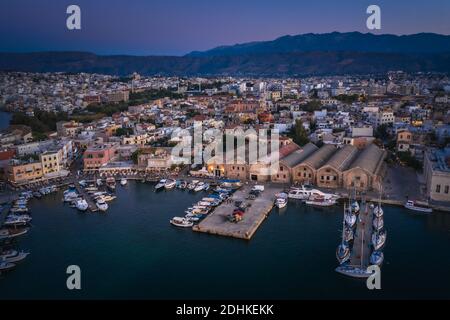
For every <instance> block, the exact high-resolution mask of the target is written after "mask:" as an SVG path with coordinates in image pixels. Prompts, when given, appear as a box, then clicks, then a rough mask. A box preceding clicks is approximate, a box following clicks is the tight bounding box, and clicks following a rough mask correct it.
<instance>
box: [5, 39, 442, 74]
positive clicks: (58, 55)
mask: <svg viewBox="0 0 450 320" xmlns="http://www.w3.org/2000/svg"><path fill="white" fill-rule="evenodd" d="M0 70H15V71H29V72H58V71H59V72H91V73H94V72H96V73H104V74H114V75H127V74H131V73H133V72H138V73H140V74H143V75H157V74H158V75H186V76H190V75H203V76H208V75H251V76H295V75H328V74H366V73H382V72H386V71H389V70H405V71H409V72H418V71H424V72H426V71H438V72H446V73H450V36H446V35H438V34H433V33H420V34H414V35H407V36H396V35H374V34H370V33H366V34H363V33H359V32H349V33H338V32H333V33H326V34H311V33H309V34H304V35H297V36H284V37H281V38H278V39H275V40H273V41H261V42H250V43H244V44H237V45H232V46H221V47H217V48H214V49H211V50H208V51H204V52H198V51H195V52H191V53H189V54H187V55H185V56H182V57H177V56H129V55H111V56H102V55H96V54H92V53H86V52H36V53H0Z"/></svg>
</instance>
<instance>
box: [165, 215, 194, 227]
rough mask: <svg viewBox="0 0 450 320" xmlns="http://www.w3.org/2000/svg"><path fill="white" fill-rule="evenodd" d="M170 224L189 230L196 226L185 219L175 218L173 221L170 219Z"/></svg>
mask: <svg viewBox="0 0 450 320" xmlns="http://www.w3.org/2000/svg"><path fill="white" fill-rule="evenodd" d="M170 223H171V224H172V225H174V226H177V227H182V228H189V227H192V226H193V225H194V223H193V222H192V221H189V220H188V219H186V218H184V217H173V218H172V219H170Z"/></svg>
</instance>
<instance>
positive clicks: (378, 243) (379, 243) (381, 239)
mask: <svg viewBox="0 0 450 320" xmlns="http://www.w3.org/2000/svg"><path fill="white" fill-rule="evenodd" d="M371 240H372V245H373V248H374V249H375V250H380V249H381V248H382V247H383V246H384V244H385V243H386V231H379V232H374V233H372V239H371Z"/></svg>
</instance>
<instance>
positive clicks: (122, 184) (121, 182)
mask: <svg viewBox="0 0 450 320" xmlns="http://www.w3.org/2000/svg"><path fill="white" fill-rule="evenodd" d="M127 183H128V181H127V179H125V178H122V179H120V185H121V186H126V185H127Z"/></svg>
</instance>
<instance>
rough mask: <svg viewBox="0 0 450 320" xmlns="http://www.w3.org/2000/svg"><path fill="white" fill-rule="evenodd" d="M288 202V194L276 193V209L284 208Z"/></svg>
mask: <svg viewBox="0 0 450 320" xmlns="http://www.w3.org/2000/svg"><path fill="white" fill-rule="evenodd" d="M287 203H288V195H287V194H286V193H279V194H277V195H276V199H275V206H276V207H277V208H278V209H281V208H284V207H286V206H287Z"/></svg>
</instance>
